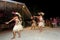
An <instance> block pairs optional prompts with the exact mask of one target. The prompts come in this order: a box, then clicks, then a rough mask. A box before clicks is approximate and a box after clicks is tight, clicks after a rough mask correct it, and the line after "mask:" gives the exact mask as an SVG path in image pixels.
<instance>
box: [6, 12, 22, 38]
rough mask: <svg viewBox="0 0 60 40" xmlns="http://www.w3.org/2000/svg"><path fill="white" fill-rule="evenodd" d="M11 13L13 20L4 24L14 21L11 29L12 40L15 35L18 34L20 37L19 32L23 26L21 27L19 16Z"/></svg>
mask: <svg viewBox="0 0 60 40" xmlns="http://www.w3.org/2000/svg"><path fill="white" fill-rule="evenodd" d="M12 13H13V14H14V15H15V16H14V17H13V19H11V20H10V21H8V22H6V24H9V23H10V22H12V21H13V20H14V21H15V25H14V27H13V37H12V39H14V38H15V36H16V33H18V36H19V37H20V33H21V30H23V26H22V20H21V15H20V14H19V13H18V12H12ZM19 19H20V20H19Z"/></svg>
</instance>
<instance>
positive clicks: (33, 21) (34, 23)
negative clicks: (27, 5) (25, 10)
mask: <svg viewBox="0 0 60 40" xmlns="http://www.w3.org/2000/svg"><path fill="white" fill-rule="evenodd" d="M31 22H32V25H31V29H35V27H36V21H35V20H34V17H33V16H32V17H31Z"/></svg>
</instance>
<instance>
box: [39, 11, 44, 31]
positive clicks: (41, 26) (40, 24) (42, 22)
mask: <svg viewBox="0 0 60 40" xmlns="http://www.w3.org/2000/svg"><path fill="white" fill-rule="evenodd" d="M38 15H39V16H38V20H39V21H38V27H39V29H40V31H42V30H43V27H44V25H45V24H44V19H43V15H44V13H43V12H40V13H38Z"/></svg>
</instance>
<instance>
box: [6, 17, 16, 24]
mask: <svg viewBox="0 0 60 40" xmlns="http://www.w3.org/2000/svg"><path fill="white" fill-rule="evenodd" d="M14 19H15V18H13V19H11V20H10V21H8V22H6V24H9V23H10V22H12V21H13V20H14Z"/></svg>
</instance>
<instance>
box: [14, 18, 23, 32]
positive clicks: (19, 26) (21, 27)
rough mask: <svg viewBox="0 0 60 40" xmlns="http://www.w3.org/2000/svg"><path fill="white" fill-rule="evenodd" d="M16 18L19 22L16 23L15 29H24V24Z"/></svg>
mask: <svg viewBox="0 0 60 40" xmlns="http://www.w3.org/2000/svg"><path fill="white" fill-rule="evenodd" d="M15 20H17V21H18V22H16V23H15V25H14V28H13V31H20V30H23V26H22V24H21V22H20V21H19V20H18V19H15Z"/></svg>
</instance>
